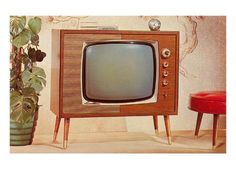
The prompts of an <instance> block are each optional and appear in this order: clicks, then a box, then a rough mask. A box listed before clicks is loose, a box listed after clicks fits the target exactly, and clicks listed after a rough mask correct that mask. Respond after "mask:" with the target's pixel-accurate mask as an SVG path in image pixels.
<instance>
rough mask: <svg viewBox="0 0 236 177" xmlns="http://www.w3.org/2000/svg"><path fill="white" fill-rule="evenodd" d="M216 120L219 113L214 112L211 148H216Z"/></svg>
mask: <svg viewBox="0 0 236 177" xmlns="http://www.w3.org/2000/svg"><path fill="white" fill-rule="evenodd" d="M218 120H219V114H214V120H213V136H212V148H213V149H215V148H216V141H217V129H218Z"/></svg>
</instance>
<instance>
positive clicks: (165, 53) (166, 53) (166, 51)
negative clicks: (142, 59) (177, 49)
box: [161, 48, 170, 58]
mask: <svg viewBox="0 0 236 177" xmlns="http://www.w3.org/2000/svg"><path fill="white" fill-rule="evenodd" d="M161 55H162V57H164V58H169V57H170V50H169V49H167V48H164V49H162V52H161Z"/></svg>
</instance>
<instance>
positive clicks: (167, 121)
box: [164, 115, 172, 144]
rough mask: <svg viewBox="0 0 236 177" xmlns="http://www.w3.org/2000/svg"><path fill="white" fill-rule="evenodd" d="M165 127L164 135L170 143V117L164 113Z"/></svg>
mask: <svg viewBox="0 0 236 177" xmlns="http://www.w3.org/2000/svg"><path fill="white" fill-rule="evenodd" d="M164 121H165V127H166V135H167V139H168V144H171V143H172V142H171V131H170V118H169V115H164Z"/></svg>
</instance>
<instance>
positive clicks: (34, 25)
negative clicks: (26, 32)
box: [28, 17, 42, 34]
mask: <svg viewBox="0 0 236 177" xmlns="http://www.w3.org/2000/svg"><path fill="white" fill-rule="evenodd" d="M41 24H42V21H41V19H40V18H38V17H34V18H31V19H30V20H29V22H28V26H29V28H30V30H31V31H32V32H33V33H34V34H38V33H39V32H40V30H41Z"/></svg>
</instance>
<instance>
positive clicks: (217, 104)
mask: <svg viewBox="0 0 236 177" xmlns="http://www.w3.org/2000/svg"><path fill="white" fill-rule="evenodd" d="M189 109H191V110H193V111H197V112H201V113H210V114H226V92H225V91H205V92H198V93H195V94H190V102H189Z"/></svg>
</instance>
